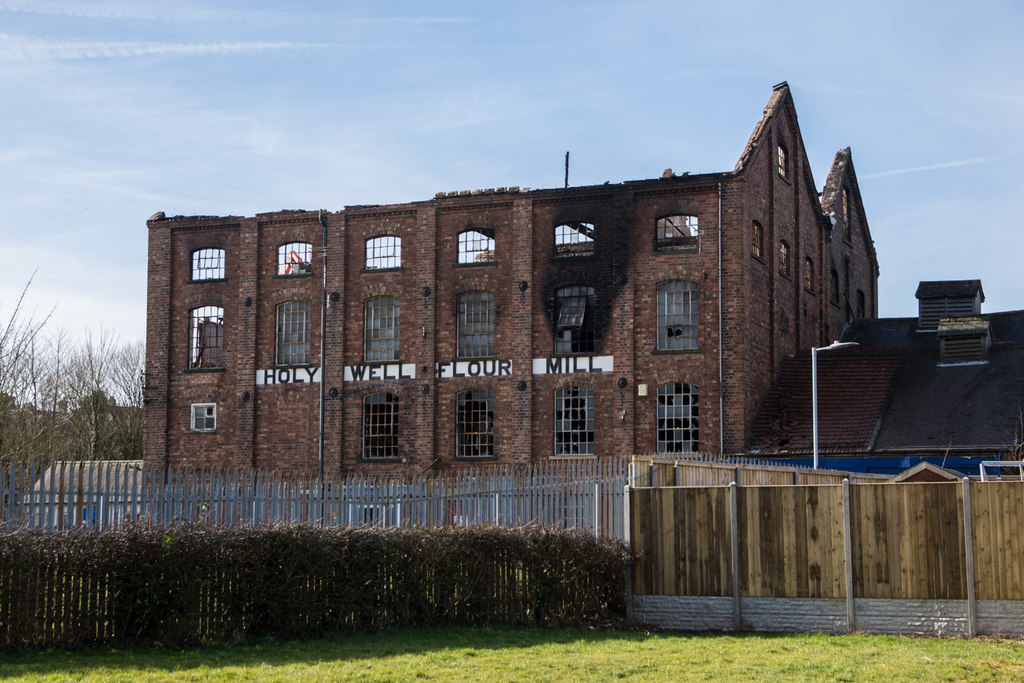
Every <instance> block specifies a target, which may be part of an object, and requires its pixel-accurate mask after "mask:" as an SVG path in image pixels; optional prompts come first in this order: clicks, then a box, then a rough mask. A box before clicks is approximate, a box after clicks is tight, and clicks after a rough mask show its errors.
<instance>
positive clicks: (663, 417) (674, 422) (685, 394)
mask: <svg viewBox="0 0 1024 683" xmlns="http://www.w3.org/2000/svg"><path fill="white" fill-rule="evenodd" d="M697 420H698V410H697V387H696V386H694V385H692V384H683V383H681V382H674V383H671V384H662V385H661V386H660V387H658V452H659V453H694V452H696V451H697V449H698V444H699V443H700V440H699V433H698V429H697Z"/></svg>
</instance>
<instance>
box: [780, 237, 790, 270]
mask: <svg viewBox="0 0 1024 683" xmlns="http://www.w3.org/2000/svg"><path fill="white" fill-rule="evenodd" d="M779 275H782V276H785V277H789V242H787V241H786V240H782V241H781V242H779Z"/></svg>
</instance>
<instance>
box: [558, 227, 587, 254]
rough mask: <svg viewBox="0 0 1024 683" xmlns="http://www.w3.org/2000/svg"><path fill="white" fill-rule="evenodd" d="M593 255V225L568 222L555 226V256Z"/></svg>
mask: <svg viewBox="0 0 1024 683" xmlns="http://www.w3.org/2000/svg"><path fill="white" fill-rule="evenodd" d="M593 253H594V225H593V223H581V222H579V221H570V222H568V223H561V224H560V225H556V226H555V256H582V255H586V254H593Z"/></svg>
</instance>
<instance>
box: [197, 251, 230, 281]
mask: <svg viewBox="0 0 1024 683" xmlns="http://www.w3.org/2000/svg"><path fill="white" fill-rule="evenodd" d="M192 279H193V280H223V279H224V250H223V249H196V250H195V251H193V252H192Z"/></svg>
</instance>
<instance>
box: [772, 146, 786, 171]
mask: <svg viewBox="0 0 1024 683" xmlns="http://www.w3.org/2000/svg"><path fill="white" fill-rule="evenodd" d="M775 161H776V165H777V167H778V170H779V175H780V176H782V177H783V178H785V177H787V176H788V175H789V165H788V164H789V160H788V159H787V158H786V148H785V147H783V146H782V145H779V146H778V147H776V160H775Z"/></svg>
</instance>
